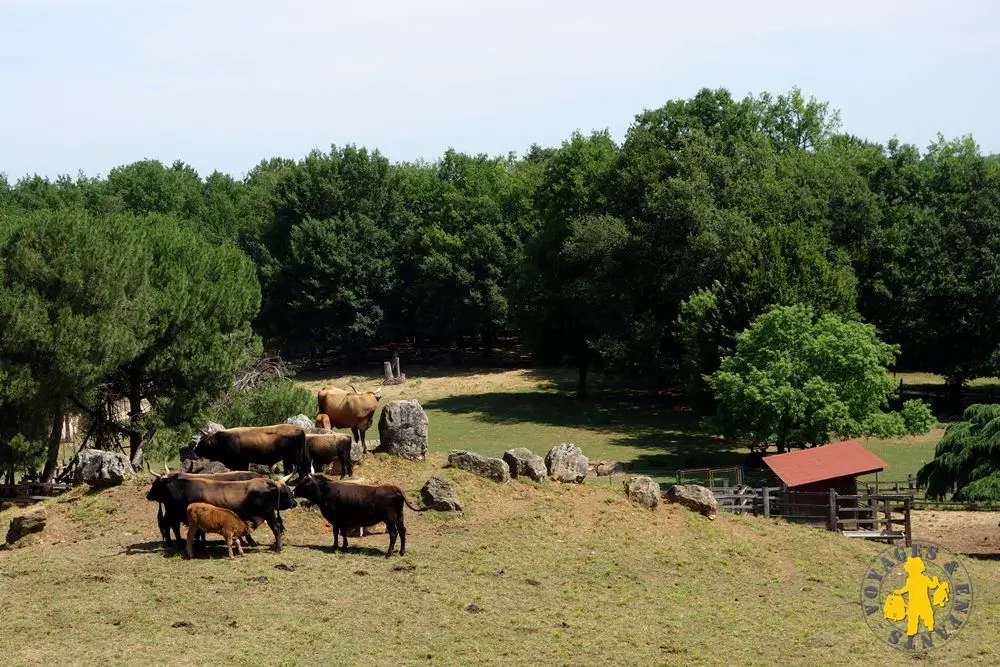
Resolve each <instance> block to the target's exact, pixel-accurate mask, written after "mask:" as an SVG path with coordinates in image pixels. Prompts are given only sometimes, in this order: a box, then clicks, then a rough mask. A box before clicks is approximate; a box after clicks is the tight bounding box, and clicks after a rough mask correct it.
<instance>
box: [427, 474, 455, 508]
mask: <svg viewBox="0 0 1000 667" xmlns="http://www.w3.org/2000/svg"><path fill="white" fill-rule="evenodd" d="M420 496H421V498H423V500H424V505H426V506H428V507H432V508H433V509H436V510H438V511H440V512H461V511H462V501H460V500H459V499H458V494H457V493H456V492H455V483H454V482H452V481H451V480H448V479H445V478H444V477H441V476H440V475H434V476H432V477H431V478H430V479H429V480H427V482H426V483H425V484H424V486H423V487H422V488H421V489H420Z"/></svg>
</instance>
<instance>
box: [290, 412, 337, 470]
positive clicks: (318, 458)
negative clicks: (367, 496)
mask: <svg viewBox="0 0 1000 667" xmlns="http://www.w3.org/2000/svg"><path fill="white" fill-rule="evenodd" d="M323 416H324V417H325V416H326V415H323ZM351 444H352V442H351V436H349V435H347V434H346V433H312V434H309V435H307V436H306V446H307V447H308V448H309V456H311V457H312V462H313V464H315V466H316V467H317V468H318V469H320V470H322V469H323V466H325V465H327V464H329V463H333V462H334V461H339V462H340V479H344V477H354V463H353V462H352V461H351ZM285 472H288V471H287V470H286V471H285Z"/></svg>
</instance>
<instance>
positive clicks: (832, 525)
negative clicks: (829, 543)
mask: <svg viewBox="0 0 1000 667" xmlns="http://www.w3.org/2000/svg"><path fill="white" fill-rule="evenodd" d="M827 530H837V491H836V490H835V489H830V517H829V520H828V523H827Z"/></svg>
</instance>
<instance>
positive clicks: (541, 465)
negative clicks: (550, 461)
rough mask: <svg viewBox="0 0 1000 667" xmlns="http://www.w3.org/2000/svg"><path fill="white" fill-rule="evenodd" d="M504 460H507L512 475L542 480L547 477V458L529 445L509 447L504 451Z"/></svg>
mask: <svg viewBox="0 0 1000 667" xmlns="http://www.w3.org/2000/svg"><path fill="white" fill-rule="evenodd" d="M503 460H504V461H506V462H507V467H508V468H510V476H511V477H514V478H517V477H527V478H528V479H532V480H534V481H536V482H540V481H542V480H543V479H545V475H546V474H547V473H548V471H547V469H546V468H545V459H543V458H542V457H541V456H539V455H538V454H534V453H532V451H531V450H530V449H528V448H527V447H516V448H514V449H508V450H507V451H506V452H504V453H503Z"/></svg>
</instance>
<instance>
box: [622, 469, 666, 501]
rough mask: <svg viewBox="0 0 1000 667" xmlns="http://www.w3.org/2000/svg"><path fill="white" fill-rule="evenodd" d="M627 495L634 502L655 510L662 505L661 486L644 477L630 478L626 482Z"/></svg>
mask: <svg viewBox="0 0 1000 667" xmlns="http://www.w3.org/2000/svg"><path fill="white" fill-rule="evenodd" d="M625 495H627V496H628V498H629V500H631V501H632V502H636V503H639V504H640V505H645V506H646V507H648V508H650V509H653V508H654V507H656V506H657V505H659V504H660V485H659V484H657V483H656V482H655V481H653V479H651V478H649V477H645V476H642V475H638V476H636V477H629V478H628V479H627V480H626V481H625Z"/></svg>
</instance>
